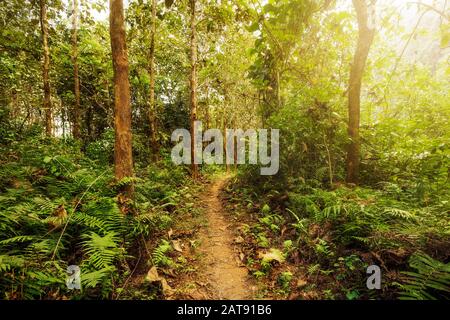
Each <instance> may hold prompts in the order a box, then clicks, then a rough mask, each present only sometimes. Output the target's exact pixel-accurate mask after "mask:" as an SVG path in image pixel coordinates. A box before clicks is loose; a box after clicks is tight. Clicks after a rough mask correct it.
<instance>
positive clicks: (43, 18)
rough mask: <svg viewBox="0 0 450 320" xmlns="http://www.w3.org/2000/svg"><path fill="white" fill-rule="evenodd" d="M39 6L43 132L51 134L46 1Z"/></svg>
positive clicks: (42, 1)
mask: <svg viewBox="0 0 450 320" xmlns="http://www.w3.org/2000/svg"><path fill="white" fill-rule="evenodd" d="M39 8H40V19H39V20H40V25H41V34H42V48H43V52H44V63H43V65H42V81H43V85H44V101H43V104H42V108H43V109H44V112H45V133H46V134H47V136H51V135H52V133H53V115H52V101H51V98H50V93H51V89H50V77H49V71H50V49H49V46H48V20H47V3H46V1H45V0H40V1H39Z"/></svg>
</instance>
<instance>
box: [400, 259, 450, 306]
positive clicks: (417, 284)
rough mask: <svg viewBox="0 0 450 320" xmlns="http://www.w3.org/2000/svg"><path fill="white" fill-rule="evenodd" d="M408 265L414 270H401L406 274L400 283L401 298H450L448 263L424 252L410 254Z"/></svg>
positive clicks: (449, 267) (449, 268) (449, 270)
mask: <svg viewBox="0 0 450 320" xmlns="http://www.w3.org/2000/svg"><path fill="white" fill-rule="evenodd" d="M409 265H410V267H411V268H413V269H415V270H416V272H410V271H406V272H403V274H405V275H406V276H407V278H406V279H405V280H404V283H403V284H401V285H400V287H401V288H402V290H403V292H402V293H401V294H400V299H402V300H436V299H439V298H446V299H449V298H450V263H447V264H444V263H442V262H440V261H437V260H434V259H433V258H431V257H429V256H428V255H426V254H423V253H419V254H415V255H413V256H411V258H410V261H409Z"/></svg>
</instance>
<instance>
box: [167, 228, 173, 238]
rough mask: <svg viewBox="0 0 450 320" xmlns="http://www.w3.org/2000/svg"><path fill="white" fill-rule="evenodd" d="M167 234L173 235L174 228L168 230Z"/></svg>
mask: <svg viewBox="0 0 450 320" xmlns="http://www.w3.org/2000/svg"><path fill="white" fill-rule="evenodd" d="M167 234H168V235H169V238H170V237H171V236H172V235H173V230H172V229H170V230H169V231H167Z"/></svg>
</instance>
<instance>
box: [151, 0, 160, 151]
mask: <svg viewBox="0 0 450 320" xmlns="http://www.w3.org/2000/svg"><path fill="white" fill-rule="evenodd" d="M151 1H152V20H151V25H150V51H149V73H150V96H149V103H150V109H149V121H150V131H151V133H150V134H151V146H152V151H153V157H154V160H157V159H158V152H159V146H158V140H157V136H156V99H155V76H156V70H155V34H156V0H151Z"/></svg>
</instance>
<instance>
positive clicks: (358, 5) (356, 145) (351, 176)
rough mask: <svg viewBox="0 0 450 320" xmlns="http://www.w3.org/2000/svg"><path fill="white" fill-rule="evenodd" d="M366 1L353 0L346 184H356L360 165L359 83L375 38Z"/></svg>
mask: <svg viewBox="0 0 450 320" xmlns="http://www.w3.org/2000/svg"><path fill="white" fill-rule="evenodd" d="M367 2H368V0H353V5H354V7H355V10H356V14H357V18H358V30H359V31H358V44H357V48H356V53H355V56H354V59H353V64H352V67H351V71H350V83H349V89H348V134H349V137H350V139H351V142H350V143H349V145H348V153H347V163H346V165H347V179H346V181H347V182H348V183H355V184H357V183H358V180H359V163H360V145H361V143H360V137H359V124H360V109H361V101H360V100H361V83H362V77H363V74H364V68H365V65H366V61H367V57H368V55H369V50H370V46H371V45H372V42H373V38H374V36H375V29H374V28H369V14H368V9H369V6H368V3H367Z"/></svg>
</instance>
